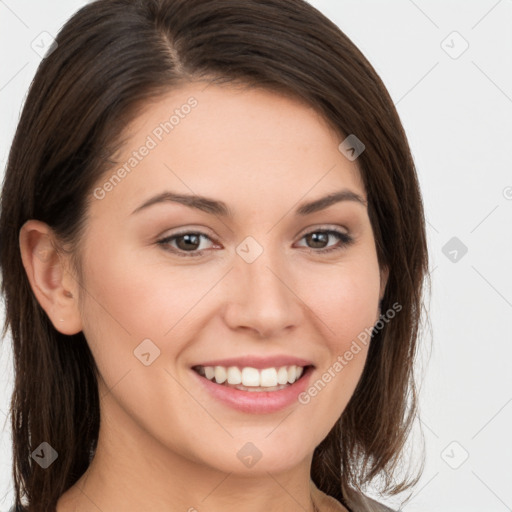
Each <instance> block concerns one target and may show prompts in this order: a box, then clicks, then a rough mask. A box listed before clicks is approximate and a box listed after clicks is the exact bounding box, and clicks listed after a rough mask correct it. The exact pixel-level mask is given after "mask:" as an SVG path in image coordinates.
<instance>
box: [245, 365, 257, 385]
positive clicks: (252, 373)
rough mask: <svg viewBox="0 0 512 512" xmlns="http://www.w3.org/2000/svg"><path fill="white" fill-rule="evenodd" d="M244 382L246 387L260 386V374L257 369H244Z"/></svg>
mask: <svg viewBox="0 0 512 512" xmlns="http://www.w3.org/2000/svg"><path fill="white" fill-rule="evenodd" d="M242 382H243V384H244V386H256V387H257V386H259V385H260V372H259V371H258V370H257V369H256V368H250V367H247V368H244V369H243V370H242Z"/></svg>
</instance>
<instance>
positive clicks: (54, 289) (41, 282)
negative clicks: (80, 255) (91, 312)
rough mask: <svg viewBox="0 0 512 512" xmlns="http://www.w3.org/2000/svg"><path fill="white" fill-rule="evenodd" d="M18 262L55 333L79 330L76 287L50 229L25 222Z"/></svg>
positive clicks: (76, 283)
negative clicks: (21, 262)
mask: <svg viewBox="0 0 512 512" xmlns="http://www.w3.org/2000/svg"><path fill="white" fill-rule="evenodd" d="M19 243H20V251H21V259H22V261H23V266H24V267H25V272H26V273H27V277H28V280H29V282H30V286H31V288H32V291H33V292H34V295H35V296H36V299H37V301H38V302H39V304H40V305H41V307H42V308H43V309H44V310H45V312H46V314H47V315H48V318H49V319H50V321H51V322H52V324H53V326H54V327H55V329H57V331H59V332H61V333H62V334H67V335H72V334H77V333H79V332H80V331H81V330H82V319H81V315H80V310H79V307H78V292H79V285H78V282H77V281H76V279H75V278H74V277H73V275H72V274H71V273H70V272H69V269H70V268H71V266H70V260H69V256H68V255H66V254H63V253H62V252H60V251H58V250H57V244H56V242H55V236H54V233H53V231H52V229H51V228H50V227H49V226H48V225H47V224H45V223H44V222H40V221H38V220H29V221H27V222H26V223H25V224H24V225H23V226H22V228H21V229H20V235H19Z"/></svg>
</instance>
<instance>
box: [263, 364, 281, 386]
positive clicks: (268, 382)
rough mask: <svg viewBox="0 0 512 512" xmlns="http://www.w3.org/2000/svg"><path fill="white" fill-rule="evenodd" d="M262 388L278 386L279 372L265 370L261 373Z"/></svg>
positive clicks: (271, 369)
mask: <svg viewBox="0 0 512 512" xmlns="http://www.w3.org/2000/svg"><path fill="white" fill-rule="evenodd" d="M260 386H263V387H266V388H270V387H272V386H277V371H276V369H275V368H265V369H264V370H261V373H260Z"/></svg>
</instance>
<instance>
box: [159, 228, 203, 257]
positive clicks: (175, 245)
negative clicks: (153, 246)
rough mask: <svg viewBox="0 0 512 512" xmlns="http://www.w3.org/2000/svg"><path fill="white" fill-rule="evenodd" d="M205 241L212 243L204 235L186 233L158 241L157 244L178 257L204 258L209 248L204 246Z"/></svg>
mask: <svg viewBox="0 0 512 512" xmlns="http://www.w3.org/2000/svg"><path fill="white" fill-rule="evenodd" d="M203 240H206V241H208V240H209V241H210V242H211V241H212V240H211V239H210V237H209V236H208V235H205V234H204V233H195V232H184V233H177V234H175V235H172V236H168V237H166V238H163V239H162V240H158V242H157V243H158V245H160V246H162V247H163V248H164V249H165V250H167V251H169V252H172V253H174V254H177V255H178V256H202V255H203V252H204V251H205V250H206V249H208V248H209V247H208V246H207V245H206V247H205V246H204V244H203V243H202V241H203ZM201 246H202V247H201ZM200 247H201V248H200Z"/></svg>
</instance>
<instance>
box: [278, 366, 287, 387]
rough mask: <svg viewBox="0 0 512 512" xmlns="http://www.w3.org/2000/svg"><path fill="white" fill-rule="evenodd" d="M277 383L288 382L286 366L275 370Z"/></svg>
mask: <svg viewBox="0 0 512 512" xmlns="http://www.w3.org/2000/svg"><path fill="white" fill-rule="evenodd" d="M277 383H278V384H288V369H287V368H286V366H282V367H281V368H279V370H278V371H277Z"/></svg>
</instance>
